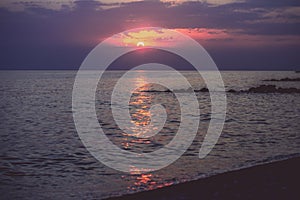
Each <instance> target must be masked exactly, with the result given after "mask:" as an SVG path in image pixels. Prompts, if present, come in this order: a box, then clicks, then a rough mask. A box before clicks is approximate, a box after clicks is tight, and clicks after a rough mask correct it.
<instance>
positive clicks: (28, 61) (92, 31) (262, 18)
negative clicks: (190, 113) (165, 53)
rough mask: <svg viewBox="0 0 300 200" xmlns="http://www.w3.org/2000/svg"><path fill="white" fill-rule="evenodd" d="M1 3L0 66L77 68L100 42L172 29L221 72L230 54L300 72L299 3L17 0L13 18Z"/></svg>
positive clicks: (257, 0)
mask: <svg viewBox="0 0 300 200" xmlns="http://www.w3.org/2000/svg"><path fill="white" fill-rule="evenodd" d="M5 2H7V1H2V2H1V5H2V8H0V18H1V21H0V25H1V32H0V36H1V37H0V43H1V45H2V47H3V48H1V49H0V53H1V55H2V59H1V62H0V66H2V67H3V66H18V65H19V66H20V65H23V66H42V65H47V66H70V67H73V68H74V67H78V66H79V65H80V63H81V62H82V60H83V58H84V57H85V56H86V54H87V53H88V52H89V51H90V50H91V49H92V48H93V47H94V46H95V45H97V44H98V43H99V42H101V41H102V40H103V39H105V38H106V37H109V36H111V35H112V34H115V33H119V32H122V31H124V30H128V29H131V28H137V27H145V26H157V27H164V28H171V29H176V30H179V31H182V32H184V33H186V34H188V35H190V36H191V37H193V38H194V39H196V40H198V41H199V42H200V43H201V44H203V45H204V46H205V48H207V49H209V50H210V51H211V52H212V54H213V55H215V56H216V59H217V60H219V63H220V64H221V65H223V64H224V65H230V63H232V65H238V62H236V58H235V55H234V53H232V52H235V53H236V54H243V55H245V56H246V55H247V54H248V55H249V56H250V55H254V54H256V52H260V51H262V49H263V50H264V51H263V52H260V53H261V54H262V55H266V58H267V57H268V56H270V57H272V58H273V59H274V60H272V61H269V63H270V65H271V64H272V65H274V66H275V65H276V63H278V64H280V65H281V64H282V63H284V62H285V63H287V65H296V64H297V65H299V66H300V60H299V56H296V55H295V54H296V53H295V51H296V50H300V44H299V41H300V40H299V36H300V24H299V23H300V22H299V19H300V16H299V8H300V5H299V4H300V3H298V2H299V1H294V0H286V1H281V0H280V1H279V0H273V1H269V0H247V1H243V2H241V1H218V2H219V4H218V5H217V6H216V5H212V4H210V3H214V2H213V1H209V2H208V1H202V2H190V1H184V2H183V1H182V2H181V1H180V2H177V4H176V5H175V6H174V5H173V4H172V3H171V2H170V1H168V2H166V1H165V2H162V1H151V0H150V1H127V2H126V3H121V4H120V3H116V2H117V1H115V2H112V3H108V1H101V2H100V1H59V2H60V3H62V4H60V5H62V6H58V8H59V9H53V8H48V7H47V6H46V7H45V6H42V5H39V4H37V3H36V2H35V1H34V0H33V1H30V2H29V1H22V2H21V1H18V3H19V4H22V5H23V6H25V8H26V9H25V10H18V11H16V10H14V11H12V10H11V9H7V7H5V8H4V7H3V5H4V3H5ZM40 2H42V1H40ZM43 2H44V1H43ZM45 2H46V1H45ZM57 2H58V1H57ZM67 2H71V3H72V6H70V5H68V4H67ZM109 2H111V1H109ZM208 3H209V4H208ZM215 3H216V1H215ZM172 5H173V6H172ZM274 49H281V50H282V51H278V52H277V51H275V50H274ZM283 50H284V52H283ZM245 56H244V57H245ZM241 57H243V56H241ZM238 61H239V63H240V65H244V66H245V65H247V66H251V65H252V66H253V65H257V64H258V63H259V62H262V63H264V64H266V63H268V62H267V61H265V60H264V62H263V59H252V60H251V59H250V60H249V59H246V58H245V59H244V61H243V60H242V59H238ZM275 61H277V62H275Z"/></svg>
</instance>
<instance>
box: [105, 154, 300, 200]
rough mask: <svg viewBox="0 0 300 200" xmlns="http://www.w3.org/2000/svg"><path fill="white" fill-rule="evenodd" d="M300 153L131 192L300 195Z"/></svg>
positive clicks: (149, 195) (148, 195)
mask: <svg viewBox="0 0 300 200" xmlns="http://www.w3.org/2000/svg"><path fill="white" fill-rule="evenodd" d="M299 169H300V157H298V158H291V159H288V160H284V161H277V162H274V163H269V164H264V165H259V166H254V167H250V168H246V169H241V170H238V171H232V172H227V173H224V174H220V175H215V176H211V177H208V178H204V179H200V180H196V181H191V182H186V183H182V184H178V185H173V186H169V187H164V188H161V189H156V190H152V191H146V192H140V193H136V194H130V195H126V196H122V197H116V198H110V200H133V199H143V200H144V199H299V197H300V190H299V178H300V174H299Z"/></svg>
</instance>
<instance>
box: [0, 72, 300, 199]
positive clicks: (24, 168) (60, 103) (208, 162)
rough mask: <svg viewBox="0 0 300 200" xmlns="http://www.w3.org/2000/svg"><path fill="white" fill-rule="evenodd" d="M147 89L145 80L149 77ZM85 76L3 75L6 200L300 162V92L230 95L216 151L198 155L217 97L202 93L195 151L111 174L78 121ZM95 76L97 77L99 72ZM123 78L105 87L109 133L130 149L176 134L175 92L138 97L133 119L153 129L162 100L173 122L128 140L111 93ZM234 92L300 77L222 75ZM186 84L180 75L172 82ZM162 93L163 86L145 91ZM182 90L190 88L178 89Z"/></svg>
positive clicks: (104, 191) (102, 100) (152, 184)
mask: <svg viewBox="0 0 300 200" xmlns="http://www.w3.org/2000/svg"><path fill="white" fill-rule="evenodd" d="M140 73H141V74H140V76H139V79H138V80H132V81H136V82H137V83H139V84H141V85H142V83H143V74H142V72H140ZM183 74H184V75H185V76H186V77H187V79H188V80H189V81H190V83H191V85H192V86H193V87H194V88H195V89H201V88H203V87H205V84H204V83H203V81H202V79H201V78H200V77H199V76H198V75H197V73H195V72H183ZM75 75H76V71H1V73H0V82H1V84H0V92H1V95H0V108H1V109H0V120H1V125H0V131H1V132H0V133H1V137H0V141H1V143H0V184H1V187H0V192H1V197H2V198H3V199H8V198H9V199H17V198H22V199H33V198H34V199H41V198H47V199H56V198H64V199H83V198H89V199H101V198H105V197H110V196H115V195H121V194H126V193H132V192H136V191H141V190H148V189H154V188H159V187H163V186H166V185H171V184H176V183H178V182H183V181H188V180H192V179H197V178H201V177H205V176H209V175H212V174H217V173H222V172H225V171H230V170H234V169H239V168H243V167H247V166H252V165H257V164H261V163H266V162H272V161H275V160H281V159H285V158H288V157H293V156H299V155H300V148H299V147H300V124H299V121H300V104H299V102H300V94H250V93H249V94H248V93H241V94H230V93H228V94H227V101H228V102H227V103H228V108H227V117H226V123H225V126H224V130H223V133H222V135H221V137H220V139H219V141H218V143H217V145H216V146H215V147H214V149H213V151H212V152H211V153H210V154H209V155H208V156H207V157H206V158H205V159H199V158H198V153H199V148H200V146H201V142H202V140H203V137H204V136H205V133H206V130H207V125H208V123H209V121H210V103H209V94H208V93H197V98H198V101H199V105H200V112H201V122H200V127H199V130H198V134H197V136H196V139H195V140H194V142H193V144H192V145H191V146H190V148H189V149H188V151H187V152H186V153H185V154H184V155H183V156H182V157H181V158H180V159H179V160H177V161H176V162H175V163H173V164H172V165H170V166H168V167H167V168H164V169H162V170H159V171H156V172H152V173H146V174H131V175H130V174H126V173H121V172H118V171H116V170H113V169H110V168H108V167H106V166H104V165H103V164H101V163H100V162H98V161H97V160H96V159H95V158H93V157H92V156H91V155H90V154H89V152H88V151H87V150H86V149H85V147H84V146H83V144H82V143H81V141H80V139H79V137H78V135H77V132H76V130H75V125H74V122H73V117H72V88H73V83H74V79H75ZM91 75H92V72H91ZM121 75H122V72H118V71H114V72H108V73H107V74H105V76H104V77H103V80H102V82H101V83H100V84H99V87H98V92H97V99H96V109H97V116H98V120H99V123H100V125H101V126H102V128H103V129H104V132H105V133H106V135H107V136H108V137H109V138H110V139H111V140H112V141H113V142H114V143H115V144H117V145H118V146H119V147H120V148H123V149H126V150H128V151H133V152H144V153H147V152H151V151H154V150H157V149H159V148H161V147H163V146H164V145H165V144H167V143H168V142H169V141H170V140H171V139H172V138H173V136H174V135H175V134H176V131H177V129H178V126H179V123H180V111H179V106H178V102H177V101H176V98H175V97H174V96H173V95H172V94H170V93H145V92H137V94H136V95H133V96H132V98H131V102H130V103H131V106H132V110H131V115H132V119H133V120H134V122H135V123H137V124H138V125H147V124H148V123H149V120H150V118H149V112H148V109H149V108H150V106H151V103H153V102H159V103H162V104H164V105H165V107H166V110H167V113H168V119H167V122H166V125H165V127H164V128H163V129H162V131H161V132H160V133H159V134H158V135H157V136H155V137H154V138H150V139H139V138H136V137H132V136H128V135H124V134H123V132H122V131H121V130H120V129H119V128H118V127H117V126H116V124H115V123H113V120H112V116H111V113H110V109H109V108H110V106H109V105H110V102H109V99H110V92H111V89H112V88H113V83H115V82H116V81H117V80H118V79H119V78H120V76H121ZM222 77H223V80H224V82H225V86H226V89H236V90H245V89H249V88H250V87H253V86H258V85H261V84H274V85H277V86H279V87H296V88H300V82H274V83H273V82H263V81H262V80H264V79H272V78H274V79H280V78H286V77H289V78H296V77H299V74H296V73H294V72H253V71H252V72H233V71H228V72H222ZM166 78H167V79H169V81H170V82H174V84H176V80H173V79H172V76H171V75H170V77H166ZM145 87H148V88H147V89H149V87H150V89H153V88H152V87H155V86H145ZM178 89H179V90H180V89H185V88H180V85H178Z"/></svg>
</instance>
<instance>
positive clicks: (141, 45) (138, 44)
mask: <svg viewBox="0 0 300 200" xmlns="http://www.w3.org/2000/svg"><path fill="white" fill-rule="evenodd" d="M136 46H137V47H144V46H145V43H144V42H138V43H137V44H136Z"/></svg>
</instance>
